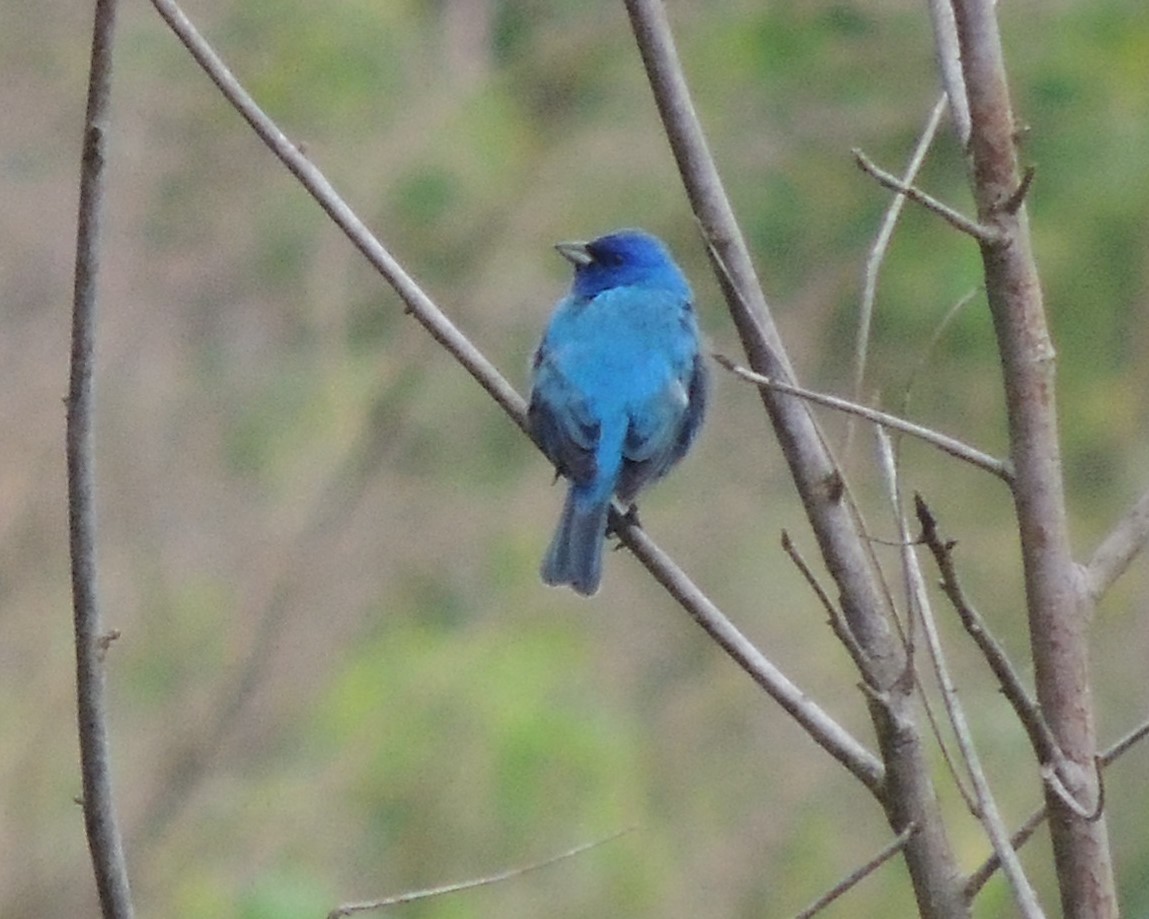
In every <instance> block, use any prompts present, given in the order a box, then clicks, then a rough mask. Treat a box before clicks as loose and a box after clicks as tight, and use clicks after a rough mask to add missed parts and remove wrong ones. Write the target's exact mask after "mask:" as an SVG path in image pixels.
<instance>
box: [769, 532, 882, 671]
mask: <svg viewBox="0 0 1149 919" xmlns="http://www.w3.org/2000/svg"><path fill="white" fill-rule="evenodd" d="M782 551H784V552H785V553H786V554H787V555H788V556H790V561H792V562H793V563H794V566H795V567H796V568H797V569H798V571H799V572H801V574H802V577H804V578H805V579H806V583H807V584H809V585H810V589H811V590H812V591H814V595H815V596H816V597H817V598H818V602H819V603H821V604H822V608H823V609H824V610H826V614H827V615H828V616H829V622H830V628H831V629H833V631H834V634H835V635H836V636H837V638H838V641H840V642H841V643H842V644H843V645H845V647H846V651H847V652H849V655H850V657H851V659H853V661H854V666H855V667H857V668H858V672H859V673H860V674H861V675H862V679H864V680H866V681H867V682H870V681H871V680H872V679H873V676H872V675H871V674H870V666H869V661H867V659H866V652H865V649H864V648H863V647H862V646H861V645H860V644H859V643H858V639H857V638H855V637H854V633H853V632H851V631H850V623H848V622H847V621H846V617H845V616H843V615H842V611H841V610H839V609H838V607H836V606H835V605H834V603H833V601H832V600H831V599H830V595H829V594H828V593H826V591H825V589H824V588H823V587H822V585H821V584H819V583H818V579H817V578H816V577H815V576H814V571H813V569H811V568H810V566H809V565H808V564H807V563H806V559H804V558H803V557H802V553H801V552H800V551H799V550H798V547H797V546H796V545H794V540H793V539H791V538H790V534H789V532H787V531H786V530H783V531H782ZM872 688H874V689H879V688H881V687H878V686H873V687H872Z"/></svg>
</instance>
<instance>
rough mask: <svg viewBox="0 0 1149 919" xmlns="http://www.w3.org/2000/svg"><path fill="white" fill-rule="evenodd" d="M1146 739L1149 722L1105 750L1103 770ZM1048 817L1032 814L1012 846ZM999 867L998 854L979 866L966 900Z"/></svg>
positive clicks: (1044, 809)
mask: <svg viewBox="0 0 1149 919" xmlns="http://www.w3.org/2000/svg"><path fill="white" fill-rule="evenodd" d="M1146 737H1149V721H1145V722H1143V723H1142V724H1140V725H1138V726H1137V727H1135V728H1134V729H1133V730H1132V731H1130V732H1129V733H1128V734H1126V735H1125V736H1124V737H1122V738H1121V739H1120V740H1118V741H1117V742H1116V743H1114V744H1113V745H1112V746H1110V747H1109V748H1108V749H1107V750H1105V751H1104V752H1103V753H1102V754H1101V755H1100V756H1099V757H1098V758H1097V762H1098V765H1099V766H1100V767H1101V768H1102V769H1105V768H1108V767H1109V766H1111V765H1112V764H1113V763H1114V761H1116V760H1117V759H1118V758H1120V757H1121V756H1123V755H1124V754H1125V753H1127V752H1128V751H1129V750H1130V749H1132V748H1133V747H1134V746H1135V745H1136V744H1137V743H1138V742H1139V741H1142V740H1144V739H1145V738H1146ZM1048 816H1049V808H1048V806H1046V805H1044V804H1043V805H1042V806H1041V807H1039V808H1038V809H1037V810H1035V811H1034V812H1033V813H1032V814H1030V815H1029V816H1028V817H1027V818H1026V820H1025V822H1024V823H1023V824H1022V825H1021V826H1020V827H1018V829H1017V830H1015V831H1014V833H1013V835H1012V836H1010V838H1009V839H1010V845H1012V846H1013V847H1014V848H1015V849H1020V848H1021V847H1022V846H1023V845H1025V844H1026V843H1027V842H1029V839H1030V837H1032V836H1033V834H1034V833H1035V832H1036V831H1037V828H1038V827H1039V826H1041V825H1042V824H1043V823H1044V822H1045V819H1046V817H1048ZM999 867H1001V863H1000V862H999V861H998V858H997V855H996V853H995V854H993V855H991V856H990V857H989V858H987V859H986V860H985V861H984V862H982V863H981V865H979V866H978V868H977V870H976V871H974V872H973V873H972V874H971V875H970V876H969V877H968V878H967V879H966V882H965V894H966V898H967V899H969V900H973V898H974V897H976V896H977V895H978V893H979V892H980V891H981V889H982V888H983V887H984V886H985V885H986V882H987V881H988V880H989V879H990V878H991V877H993V875H994V873H995V872H996V871H997V870H998V868H999Z"/></svg>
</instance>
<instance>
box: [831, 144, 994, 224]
mask: <svg viewBox="0 0 1149 919" xmlns="http://www.w3.org/2000/svg"><path fill="white" fill-rule="evenodd" d="M852 152H853V154H854V162H856V163H857V164H858V168H859V169H861V170H862V172H864V173H866V174H867V175H869V176H872V177H873V178H874V179H875V180H876V181H877V183H878V184H879V185H881V186H882V187H884V188H888V189H889V190H890V191H893V192H897V193H898V194H899V195H905V196H906V197H907V198H909V199H910V200H911V201H913V202H914V203H915V204H920V205H921V206H922V207H924V208H925V209H926V210H928V211H932V212H933V213H935V214H937V215H938V216H939V217H941V218H942V220H944V221H945V222H946V223H948V224H949V225H950V226H952V227H954V228H955V229H957V230H960V231H961V232H963V233H965V234H966V235H968V236H972V237H973V238H974V239H976V240H977V241H978V242H982V243H986V244H987V245H996V244H998V243H1000V242H1001V237H1000V235H999V234H998V233H997V231H996V230H994V229H992V228H991V227H987V226H984V225H982V224H980V223H978V222H977V221H975V220H970V219H969V218H968V217H966V216H965V215H964V214H962V213H960V212H959V211H956V210H954V209H953V208H952V207H950V206H949V205H948V204H943V203H942V202H941V201H939V200H938V199H937V198H934V197H932V196H930V195H927V194H926V193H925V192H924V191H922V190H921V189H920V188H918V187H917V186H914V185H908V184H906V183H905V182H903V181H902V180H901V179H899V178H898V177H897V176H895V175H892V174H890V173H888V172H886V171H885V170H884V169H881V168H880V167H878V166H876V165H875V164H874V162H873V161H872V160H871V159H870V158H869V157H868V156H866V154H865V153H863V152H862V151H861V150H859V149H858V148H857V147H855V148H854V150H853V151H852Z"/></svg>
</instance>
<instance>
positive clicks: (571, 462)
mask: <svg viewBox="0 0 1149 919" xmlns="http://www.w3.org/2000/svg"><path fill="white" fill-rule="evenodd" d="M535 364H536V376H535V384H534V387H533V389H532V390H531V402H530V405H529V406H528V408H527V420H528V423H529V424H530V428H531V433H532V434H534V437H535V440H536V441H538V444H539V446H540V447H541V448H542V450H543V452H544V453H545V454H546V455H547V457H548V458H549V459H550V461H551V462H552V463H554V464H555V468H557V469H558V471H559V472H560V473H561V474H562V475H565V476H566V477H567V478H569V479H571V480H573V481H575V482H580V483H581V482H588V481H590V480H591V479H593V478H594V475H595V449H596V448H597V446H598V441H599V437H600V435H601V426H600V425H599V422H598V420H597V419H596V418H595V417H594V415H593V414H592V413H591V411H590V409H589V406H588V405H587V402H586V399H585V398H583V396H581V395H580V394H579V392H578V391H577V390H576V389H575V388H574V387H573V386H572V385H571V384H570V381H569V380H567V378H566V377H565V376H564V375H563V374H562V373H561V372H560V371H559V370H558V369H557V368H556V367H555V366H554V365H553V364H552V363H550V362H548V361H547V359H546V356H545V354H542V353H541V349H540V354H539V355H537V356H536V359H535Z"/></svg>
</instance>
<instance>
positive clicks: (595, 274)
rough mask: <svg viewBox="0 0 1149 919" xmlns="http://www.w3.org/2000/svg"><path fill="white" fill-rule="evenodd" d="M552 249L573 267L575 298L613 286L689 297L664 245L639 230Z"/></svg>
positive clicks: (568, 243)
mask: <svg viewBox="0 0 1149 919" xmlns="http://www.w3.org/2000/svg"><path fill="white" fill-rule="evenodd" d="M555 248H556V249H557V250H558V251H559V254H561V255H562V256H563V258H565V259H566V260H567V261H568V262H570V263H571V264H572V265H574V270H575V277H574V284H573V286H572V292H573V293H574V294H575V296H578V297H587V298H589V297H593V296H594V295H595V294H598V293H601V292H602V291H604V290H610V289H611V288H613V287H628V286H643V287H650V288H658V289H664V290H671V291H674V292H675V293H681V294H683V296H684V297H685V298H687V299H689V298H690V287H689V285H688V284H687V282H686V278H685V277H683V274H682V272H681V271H680V270H679V268H678V266H677V265H676V264H675V263H674V259H673V257H671V255H670V252H669V251H668V250H667V248H666V246H665V245H663V243H662V241H661V240H659V239H658V238H657V237H655V236H651V235H650V234H649V233H645V232H643V231H642V230H618V231H616V232H614V233H608V234H607V235H606V236H600V237H599V238H598V239H593V240H591V241H590V242H564V243H558V244H557V245H556V246H555Z"/></svg>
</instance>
